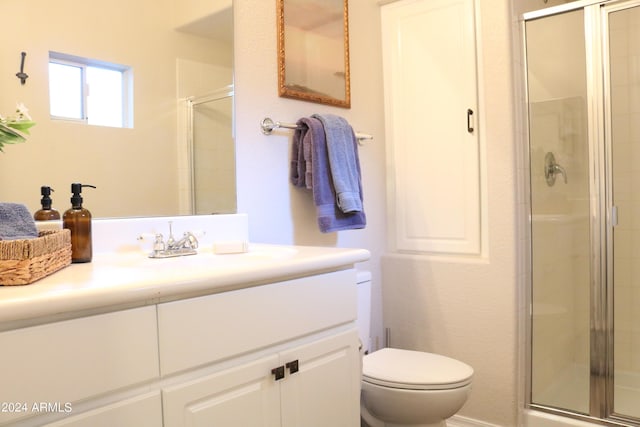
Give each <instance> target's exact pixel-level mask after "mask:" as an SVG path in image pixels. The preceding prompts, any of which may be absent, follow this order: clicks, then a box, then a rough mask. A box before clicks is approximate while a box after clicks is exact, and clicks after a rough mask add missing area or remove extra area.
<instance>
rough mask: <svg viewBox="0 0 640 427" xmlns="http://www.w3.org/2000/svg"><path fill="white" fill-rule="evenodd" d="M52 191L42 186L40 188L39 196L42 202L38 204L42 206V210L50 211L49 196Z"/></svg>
mask: <svg viewBox="0 0 640 427" xmlns="http://www.w3.org/2000/svg"><path fill="white" fill-rule="evenodd" d="M52 191H53V188H51V187H48V186H46V185H43V186H42V187H40V194H42V200H40V203H41V204H42V209H44V210H51V202H52V201H51V197H49V195H50V194H51V192H52Z"/></svg>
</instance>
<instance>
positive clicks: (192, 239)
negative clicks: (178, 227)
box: [149, 221, 198, 258]
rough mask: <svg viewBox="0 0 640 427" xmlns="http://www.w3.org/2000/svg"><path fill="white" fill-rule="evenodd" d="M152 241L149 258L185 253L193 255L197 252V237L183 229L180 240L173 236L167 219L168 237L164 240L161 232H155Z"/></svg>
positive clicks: (168, 256) (170, 224)
mask: <svg viewBox="0 0 640 427" xmlns="http://www.w3.org/2000/svg"><path fill="white" fill-rule="evenodd" d="M155 239H156V240H155V242H154V243H153V252H151V253H150V254H149V258H170V257H177V256H185V255H195V254H197V253H198V251H196V249H198V239H197V238H196V236H195V235H194V234H193V233H192V232H190V231H185V233H184V234H183V236H182V238H181V239H180V240H177V241H176V240H175V239H174V237H173V230H172V223H171V221H169V238H168V239H167V242H166V243H165V242H164V237H163V236H162V234H161V233H158V234H156V237H155Z"/></svg>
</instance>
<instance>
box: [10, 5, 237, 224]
mask: <svg viewBox="0 0 640 427" xmlns="http://www.w3.org/2000/svg"><path fill="white" fill-rule="evenodd" d="M231 3H232V0H211V1H208V2H202V1H198V0H111V1H108V2H98V1H93V0H91V1H81V0H57V1H55V2H51V1H49V0H32V1H28V2H25V1H23V0H2V2H0V14H1V15H2V16H4V17H6V18H7V19H6V20H5V22H4V24H3V31H1V32H0V71H1V73H0V93H2V97H1V99H0V112H2V113H4V114H6V113H7V112H10V111H12V110H13V109H14V108H15V105H16V103H20V102H22V103H24V104H25V105H26V106H27V108H29V113H30V114H31V116H32V117H33V120H34V121H35V122H36V123H37V124H36V126H35V127H33V128H32V129H31V136H30V137H29V139H28V140H27V142H26V143H24V144H20V145H13V146H8V147H6V148H5V150H4V151H5V152H4V154H2V153H0V182H1V184H0V200H1V201H11V202H18V203H24V204H26V205H27V206H28V207H29V208H30V209H31V210H32V211H35V210H37V209H38V208H39V205H40V203H39V201H40V187H41V186H42V185H48V186H51V187H53V188H54V189H55V193H53V199H54V208H56V209H58V210H59V211H60V212H63V211H64V210H66V209H67V208H68V207H69V205H70V203H69V198H70V191H69V190H70V184H71V183H72V182H81V183H84V184H92V185H95V186H96V187H97V189H95V190H93V189H91V190H86V191H85V193H84V194H83V196H84V203H85V207H87V208H88V209H89V210H90V211H91V212H92V214H93V216H94V217H98V218H100V217H125V216H156V215H179V214H193V213H230V212H234V211H235V209H236V208H235V200H236V196H235V188H236V187H235V148H234V143H233V125H232V124H233V109H234V103H233V11H232V4H231ZM23 51H24V52H26V53H27V56H26V58H25V67H24V71H25V72H26V73H27V74H28V75H29V78H28V79H27V81H26V83H25V84H24V85H22V84H21V83H20V80H19V79H17V78H16V77H15V74H16V72H18V71H19V68H20V53H21V52H23ZM52 51H53V52H61V53H64V54H67V55H73V56H76V57H81V58H88V59H92V60H98V61H106V62H110V63H116V64H124V65H126V66H128V67H130V69H131V70H132V74H133V84H132V86H131V89H132V93H133V101H132V103H131V105H130V108H132V111H133V127H131V128H116V127H106V126H93V125H87V124H81V123H77V122H71V121H64V120H54V119H52V118H50V113H49V81H48V70H49V52H52ZM89 94H90V92H89ZM88 114H91V113H90V112H89V113H88ZM195 157H197V159H195ZM222 159H224V163H223V164H221V163H220V162H221V161H222ZM196 160H197V161H196ZM194 167H195V168H194ZM212 167H213V168H214V169H215V170H213V171H212ZM209 183H210V184H211V185H208V184H209ZM221 192H225V194H224V195H222V196H221V197H218V196H220V195H221ZM210 195H214V196H215V199H216V200H215V201H211V202H210V203H209V202H207V203H197V202H198V200H197V199H198V198H200V199H201V200H200V201H202V198H206V197H208V196H210Z"/></svg>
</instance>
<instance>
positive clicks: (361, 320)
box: [356, 271, 371, 354]
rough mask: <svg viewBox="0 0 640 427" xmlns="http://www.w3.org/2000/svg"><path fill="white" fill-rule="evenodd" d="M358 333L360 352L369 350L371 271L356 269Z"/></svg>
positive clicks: (364, 352)
mask: <svg viewBox="0 0 640 427" xmlns="http://www.w3.org/2000/svg"><path fill="white" fill-rule="evenodd" d="M357 282H358V319H357V321H356V324H357V325H358V335H359V337H360V342H362V347H363V348H362V352H363V354H366V353H368V352H370V351H371V272H370V271H358V275H357Z"/></svg>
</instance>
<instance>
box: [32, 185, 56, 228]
mask: <svg viewBox="0 0 640 427" xmlns="http://www.w3.org/2000/svg"><path fill="white" fill-rule="evenodd" d="M52 191H53V189H52V188H51V187H48V186H44V185H43V186H42V187H40V194H42V199H41V200H40V203H41V204H42V208H41V209H40V210H38V211H37V212H36V213H34V214H33V219H34V220H36V221H53V220H57V219H60V212H58V211H57V210H55V209H53V208H52V207H51V203H52V201H51V197H49V196H51V192H52Z"/></svg>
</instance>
